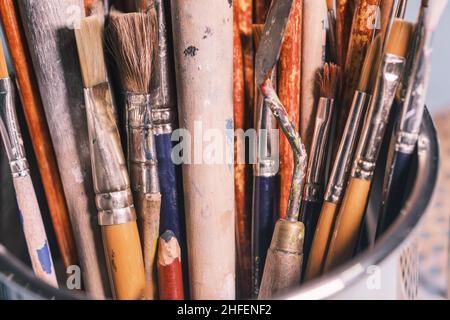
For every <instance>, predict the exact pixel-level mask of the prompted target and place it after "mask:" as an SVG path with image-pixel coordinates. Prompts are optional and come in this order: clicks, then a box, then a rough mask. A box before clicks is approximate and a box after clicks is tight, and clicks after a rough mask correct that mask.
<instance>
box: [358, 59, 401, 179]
mask: <svg viewBox="0 0 450 320" xmlns="http://www.w3.org/2000/svg"><path fill="white" fill-rule="evenodd" d="M404 65H405V59H404V58H402V57H399V56H397V55H392V54H386V55H384V57H383V60H382V63H381V66H380V69H379V72H378V79H377V82H376V86H375V90H374V94H373V97H372V101H371V102H370V106H369V111H368V114H367V117H366V119H365V122H364V127H363V131H362V135H361V139H360V141H359V144H358V149H357V151H356V156H355V162H354V164H353V169H352V177H355V178H358V179H363V180H371V179H372V177H373V172H374V170H375V163H376V160H377V157H378V154H379V151H380V148H381V143H382V141H383V137H384V134H385V131H386V125H387V122H388V120H389V114H390V111H391V107H392V103H393V101H394V97H395V93H396V90H397V88H398V84H399V83H400V80H401V78H402V72H403V67H404Z"/></svg>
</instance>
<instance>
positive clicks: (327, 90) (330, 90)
mask: <svg viewBox="0 0 450 320" xmlns="http://www.w3.org/2000/svg"><path fill="white" fill-rule="evenodd" d="M339 76H340V68H339V67H338V66H337V65H335V64H333V63H330V64H328V63H326V64H325V66H324V69H323V74H321V75H319V83H320V96H321V97H322V98H328V99H334V98H335V97H336V93H337V89H338V85H339Z"/></svg>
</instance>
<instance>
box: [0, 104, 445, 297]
mask: <svg viewBox="0 0 450 320" xmlns="http://www.w3.org/2000/svg"><path fill="white" fill-rule="evenodd" d="M438 155H439V150H438V142H437V134H436V131H435V128H434V125H433V121H432V119H431V117H430V114H429V113H428V111H427V112H426V113H425V116H424V121H423V126H422V132H421V135H420V138H419V142H418V148H417V151H416V154H415V157H416V159H415V161H414V165H413V166H412V168H411V179H410V181H409V183H408V186H407V188H408V190H409V191H408V194H409V196H408V197H407V200H406V202H405V204H404V206H403V209H402V213H401V215H400V216H399V218H398V219H397V221H396V222H395V224H394V225H393V226H391V228H390V229H389V230H388V231H387V232H386V233H385V234H384V235H383V236H382V237H381V238H380V239H379V240H378V241H377V242H376V243H375V245H374V246H373V247H370V249H369V250H365V251H363V252H362V253H361V254H360V255H358V256H356V257H355V258H354V259H353V260H352V261H350V262H348V263H347V264H345V265H343V266H342V267H340V268H338V269H336V270H335V271H333V272H331V273H328V274H327V275H324V276H323V277H321V278H318V279H317V280H314V281H312V282H310V283H306V284H304V285H302V286H301V287H299V288H297V289H293V290H292V291H290V292H289V293H288V294H286V295H285V296H281V297H279V298H280V299H414V298H416V297H417V292H418V284H419V258H418V250H417V246H418V234H419V230H420V226H421V221H422V219H423V217H424V215H425V212H426V208H427V205H428V203H429V202H430V199H431V196H432V193H433V190H434V187H435V184H436V179H437V171H438ZM381 169H383V168H381ZM383 171H384V170H379V171H378V173H375V181H374V185H375V186H376V185H378V186H379V185H381V184H380V183H377V180H378V181H381V180H382V178H383ZM375 189H376V188H375ZM379 196H380V192H377V191H376V190H375V191H374V192H371V199H370V202H369V206H368V213H367V215H368V216H370V215H371V214H373V212H374V211H375V210H376V206H372V204H373V203H377V202H379ZM0 298H7V299H77V298H82V296H81V295H79V294H76V293H75V292H73V291H72V292H71V291H68V290H65V289H60V290H56V289H54V288H52V287H50V286H48V285H46V284H44V283H43V282H41V281H39V280H38V279H37V278H35V277H34V275H33V273H32V271H31V269H29V268H28V267H26V266H25V265H24V264H23V263H22V262H20V261H19V260H18V259H17V258H15V257H14V256H12V255H11V254H10V253H8V251H7V249H6V248H5V247H3V246H1V245H0Z"/></svg>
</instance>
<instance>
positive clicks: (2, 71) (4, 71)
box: [0, 39, 9, 79]
mask: <svg viewBox="0 0 450 320" xmlns="http://www.w3.org/2000/svg"><path fill="white" fill-rule="evenodd" d="M8 77H9V74H8V65H7V64H6V58H5V52H4V51H3V41H2V40H1V39H0V78H2V79H3V78H8Z"/></svg>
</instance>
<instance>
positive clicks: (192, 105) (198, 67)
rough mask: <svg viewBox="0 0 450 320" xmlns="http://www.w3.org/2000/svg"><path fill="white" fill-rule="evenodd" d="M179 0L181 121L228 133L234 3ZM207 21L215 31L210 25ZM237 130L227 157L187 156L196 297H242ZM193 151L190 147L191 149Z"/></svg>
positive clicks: (226, 145)
mask: <svg viewBox="0 0 450 320" xmlns="http://www.w3.org/2000/svg"><path fill="white" fill-rule="evenodd" d="M171 5H172V16H173V19H172V25H173V34H174V52H175V65H176V76H177V88H178V107H179V119H180V128H184V129H186V130H187V131H188V132H189V133H190V134H194V128H195V127H197V128H198V127H199V126H200V125H201V127H202V130H203V132H206V131H207V130H210V129H212V130H215V131H217V130H219V131H217V132H221V133H222V134H224V133H225V132H226V131H225V130H226V129H231V130H232V129H233V96H232V95H233V86H232V81H230V79H232V77H233V75H232V72H233V47H232V43H233V25H232V18H233V17H232V15H233V11H232V6H231V3H230V2H228V1H210V0H174V1H172V2H171ZM205 27H207V28H206V30H210V31H212V32H205ZM197 130H198V129H197ZM231 130H228V131H227V136H223V141H224V142H223V144H222V145H221V147H220V148H222V149H221V150H224V152H223V155H224V156H223V157H222V159H218V160H220V163H215V164H212V163H209V164H208V163H207V162H210V161H211V159H208V157H204V158H203V159H198V157H197V156H196V155H195V154H194V155H193V157H192V160H193V161H198V162H196V163H195V165H192V164H186V163H185V164H183V184H184V199H185V210H186V226H187V239H188V253H189V273H190V285H191V297H192V298H193V299H234V297H235V260H236V259H235V233H234V231H235V220H234V212H235V205H234V204H235V201H234V179H233V162H232V155H233V137H232V136H229V134H230V132H232V131H231ZM193 138H194V140H192V142H194V144H197V146H198V145H199V144H201V143H202V141H201V140H200V141H198V140H197V139H202V137H198V136H197V137H195V136H194V137H193ZM196 141H197V142H196ZM194 151H195V150H194ZM186 152H187V153H189V152H190V149H189V150H185V153H186ZM197 152H198V151H197ZM202 153H203V152H202ZM229 156H230V158H228V157H229ZM196 157H197V159H195V158H196ZM226 158H228V159H229V160H226ZM185 159H186V158H185ZM205 162H206V163H205Z"/></svg>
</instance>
